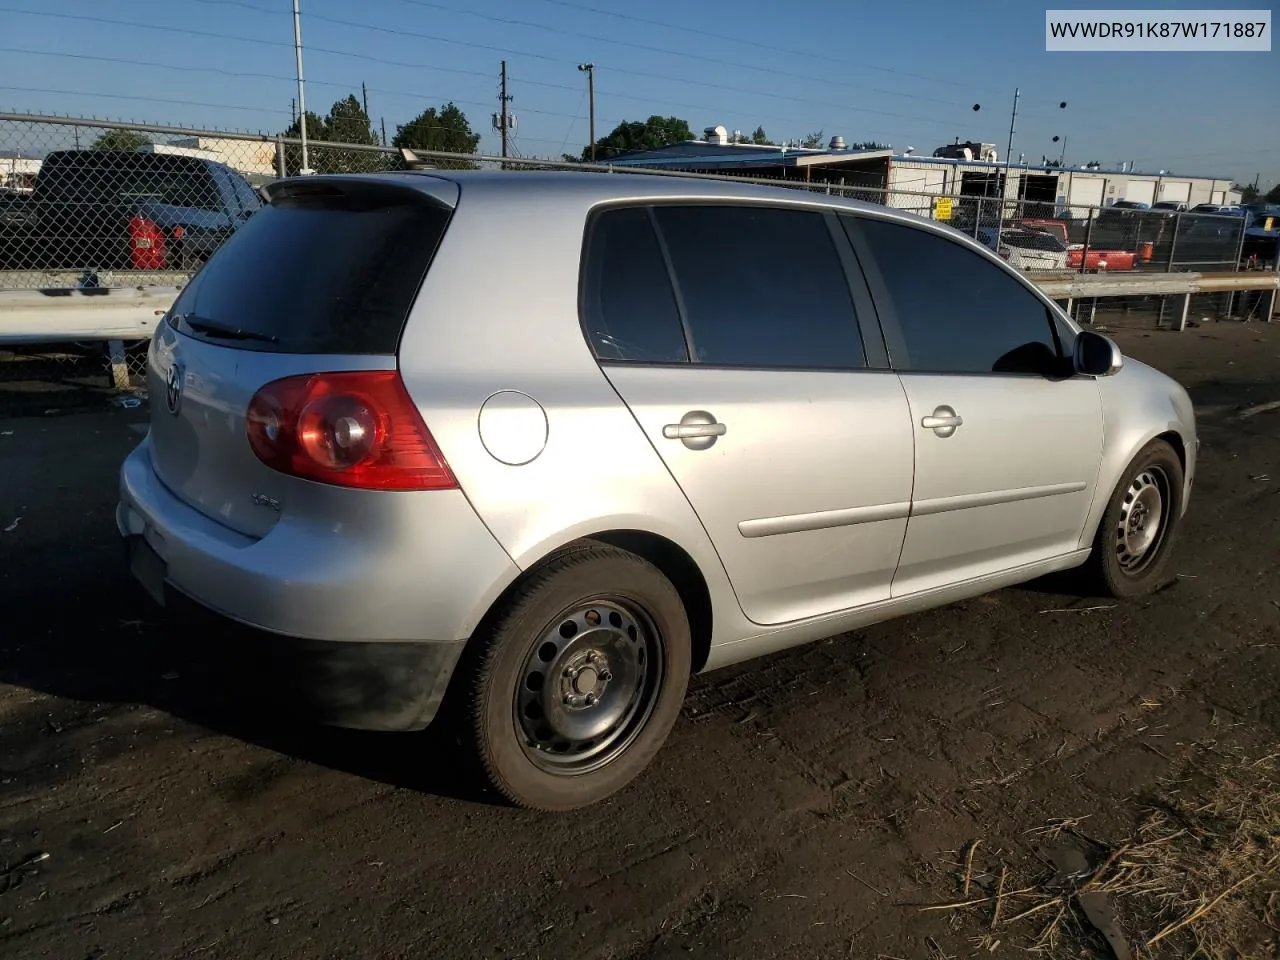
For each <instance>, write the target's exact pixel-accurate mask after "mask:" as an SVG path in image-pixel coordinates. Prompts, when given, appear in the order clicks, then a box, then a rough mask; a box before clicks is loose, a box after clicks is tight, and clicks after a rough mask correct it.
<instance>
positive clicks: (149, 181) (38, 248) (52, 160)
mask: <svg viewBox="0 0 1280 960" xmlns="http://www.w3.org/2000/svg"><path fill="white" fill-rule="evenodd" d="M261 206H262V201H261V198H260V197H259V195H258V193H257V191H256V190H255V189H254V188H253V187H251V186H250V185H249V183H248V182H247V181H246V180H245V179H244V177H242V176H241V175H240V174H238V173H237V172H236V171H234V170H232V169H231V168H230V167H227V166H226V165H225V164H221V163H215V162H213V161H211V160H207V159H203V158H197V157H188V156H180V155H174V154H164V153H150V152H144V151H125V150H60V151H56V152H54V153H51V154H49V155H48V156H47V157H45V159H44V162H43V163H42V164H41V166H40V173H39V174H38V175H37V177H36V185H35V190H34V192H33V194H32V196H31V207H30V210H31V219H30V222H29V223H28V224H27V225H26V233H25V235H24V237H23V239H22V242H21V243H20V244H19V243H16V242H15V243H11V244H10V247H11V248H12V250H11V253H10V259H11V260H12V259H20V260H21V261H22V262H18V263H14V262H10V263H9V264H8V265H9V266H20V267H27V268H34V269H42V270H66V269H75V270H78V269H82V268H89V269H116V270H119V269H143V270H165V269H174V270H189V269H192V268H194V267H196V266H198V265H199V264H200V263H202V262H204V260H206V259H208V257H209V255H210V254H211V253H212V252H213V251H214V250H215V249H217V247H218V245H219V244H221V243H222V242H223V241H224V240H225V239H226V238H227V237H229V236H231V234H232V233H234V232H235V231H236V229H238V228H239V226H240V225H241V224H243V223H244V222H245V221H246V220H247V219H248V218H249V217H250V216H252V215H253V214H254V213H256V212H257V211H258V210H259V209H260V208H261Z"/></svg>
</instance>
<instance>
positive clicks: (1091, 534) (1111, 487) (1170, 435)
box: [1080, 423, 1191, 547]
mask: <svg viewBox="0 0 1280 960" xmlns="http://www.w3.org/2000/svg"><path fill="white" fill-rule="evenodd" d="M1153 440H1163V441H1164V442H1165V443H1167V444H1169V446H1171V447H1173V452H1174V455H1175V456H1176V457H1177V458H1178V465H1179V466H1180V467H1182V474H1183V480H1182V483H1183V486H1182V494H1181V500H1182V511H1183V512H1185V511H1186V506H1187V499H1188V493H1189V489H1188V487H1189V481H1190V479H1191V476H1190V474H1189V473H1188V459H1187V441H1186V438H1184V437H1183V435H1182V429H1181V428H1180V427H1179V425H1178V424H1176V423H1168V424H1166V425H1165V426H1164V427H1163V429H1161V428H1159V427H1155V428H1153V429H1151V430H1148V431H1146V432H1144V433H1141V434H1138V435H1136V437H1135V438H1134V439H1133V440H1131V441H1130V442H1128V443H1126V444H1125V445H1124V447H1123V448H1122V452H1120V451H1117V452H1116V453H1113V454H1111V455H1109V456H1107V457H1106V458H1105V459H1104V462H1103V464H1102V470H1100V471H1099V481H1100V482H1099V484H1098V489H1097V493H1096V494H1095V496H1094V498H1093V505H1092V507H1091V508H1090V511H1089V518H1088V520H1087V522H1086V523H1085V527H1084V530H1083V535H1082V537H1081V540H1080V546H1081V547H1087V546H1091V545H1092V544H1093V542H1094V538H1095V537H1096V536H1097V533H1098V530H1099V528H1100V526H1101V524H1102V518H1103V516H1104V515H1105V513H1106V510H1107V504H1108V503H1109V502H1110V501H1111V495H1112V493H1114V492H1115V489H1116V485H1117V484H1118V483H1120V481H1121V480H1122V479H1123V477H1124V472H1125V470H1127V469H1128V467H1129V464H1130V463H1132V462H1133V459H1134V457H1136V456H1137V455H1138V453H1139V452H1140V451H1141V450H1142V449H1143V448H1144V447H1145V446H1146V445H1147V444H1149V443H1151V441H1153Z"/></svg>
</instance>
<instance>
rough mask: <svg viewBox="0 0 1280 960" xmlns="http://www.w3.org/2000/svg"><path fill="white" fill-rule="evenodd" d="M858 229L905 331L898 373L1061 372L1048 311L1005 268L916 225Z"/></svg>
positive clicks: (863, 221)
mask: <svg viewBox="0 0 1280 960" xmlns="http://www.w3.org/2000/svg"><path fill="white" fill-rule="evenodd" d="M853 226H854V228H855V229H858V230H860V231H861V233H862V236H863V237H864V238H865V239H866V241H867V245H868V246H869V247H870V250H871V253H872V256H874V258H875V263H876V266H877V268H878V269H879V273H880V276H881V278H882V279H883V280H884V284H885V287H886V288H887V290H888V295H889V299H890V301H891V303H892V307H893V312H894V314H895V316H896V318H897V321H898V327H899V328H900V330H901V337H899V338H894V339H897V340H898V342H897V344H896V349H894V346H891V347H890V352H891V353H892V354H893V356H892V360H893V365H894V367H895V368H896V369H898V370H915V371H921V372H925V371H928V372H936V373H1022V374H1048V373H1055V372H1058V370H1059V369H1060V357H1061V351H1060V347H1059V345H1058V342H1057V339H1056V337H1055V336H1054V327H1053V326H1052V325H1051V322H1050V315H1049V311H1048V308H1047V307H1045V305H1044V304H1043V303H1042V302H1041V301H1040V300H1038V299H1037V298H1036V297H1035V296H1034V295H1033V294H1032V293H1031V291H1029V290H1027V289H1026V287H1024V286H1023V285H1022V284H1021V283H1019V282H1018V281H1017V280H1016V279H1015V278H1013V277H1011V276H1009V275H1008V274H1007V273H1006V272H1005V271H1004V270H1002V269H1000V268H999V267H997V266H995V265H994V264H992V263H990V262H988V261H987V260H985V259H984V258H983V257H981V256H979V255H978V254H976V253H974V252H973V251H972V250H968V249H966V248H965V247H963V246H961V245H960V244H958V243H956V242H954V241H952V240H949V239H947V238H946V237H943V236H939V235H938V234H935V233H931V232H928V231H925V230H922V229H919V228H916V227H908V226H904V225H902V224H897V223H889V222H886V221H884V220H876V219H872V218H869V217H867V218H857V219H856V220H855V221H854V223H853Z"/></svg>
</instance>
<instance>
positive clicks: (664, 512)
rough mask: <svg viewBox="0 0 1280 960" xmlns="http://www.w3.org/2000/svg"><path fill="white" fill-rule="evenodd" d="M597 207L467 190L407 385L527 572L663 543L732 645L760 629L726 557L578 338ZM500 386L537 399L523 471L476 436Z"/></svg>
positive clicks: (524, 419) (414, 324) (485, 515)
mask: <svg viewBox="0 0 1280 960" xmlns="http://www.w3.org/2000/svg"><path fill="white" fill-rule="evenodd" d="M589 209H590V203H589V201H588V200H586V199H584V198H582V197H580V196H578V195H575V194H573V193H569V194H567V195H565V194H561V193H560V192H559V191H556V190H555V189H548V190H547V192H546V193H545V194H541V193H534V192H532V191H528V190H519V191H516V190H512V191H511V192H510V193H508V192H507V191H506V190H504V189H502V188H501V187H498V186H493V185H487V186H485V187H483V188H476V189H475V191H474V193H473V192H472V188H470V187H468V186H466V185H465V184H464V186H463V188H462V193H461V198H460V201H459V204H458V207H457V212H456V213H455V214H454V217H453V220H452V222H451V224H450V227H449V230H448V232H447V233H446V235H445V238H444V240H443V242H442V243H441V245H440V248H439V250H438V251H437V254H436V258H435V261H434V263H433V264H432V267H431V270H430V272H429V274H428V276H427V279H426V281H425V282H424V284H423V287H422V290H421V292H420V293H419V297H418V300H417V302H416V304H415V305H414V308H413V311H412V313H411V314H410V317H409V321H408V324H407V326H406V329H405V333H404V336H403V338H402V340H401V345H400V367H401V372H402V375H403V377H404V381H405V384H406V386H407V387H408V389H409V392H410V394H411V395H412V396H413V398H414V400H415V402H416V403H417V404H418V406H419V408H420V409H421V410H422V412H423V416H424V419H425V420H426V422H427V425H428V427H429V428H430V430H431V432H432V435H433V436H434V437H435V439H436V442H437V443H438V444H439V445H440V448H441V451H442V452H443V454H444V456H445V459H446V460H447V461H448V463H449V466H450V467H451V468H452V469H453V471H454V473H455V475H456V476H457V478H458V481H459V483H460V484H461V486H462V489H463V490H464V491H465V493H466V495H467V497H468V498H469V499H470V501H471V503H472V505H473V507H474V508H475V509H476V511H477V513H478V514H479V515H480V517H481V518H482V519H483V521H484V522H485V524H486V525H487V526H488V528H489V530H490V531H491V532H492V533H493V535H494V537H495V538H496V539H497V540H498V542H499V543H501V544H502V546H503V547H504V548H505V549H506V550H507V552H508V554H509V555H510V556H511V558H512V559H513V560H514V561H515V563H516V564H517V565H518V566H519V567H520V568H521V569H523V570H527V569H529V568H530V567H531V566H533V565H534V564H536V563H537V562H538V561H539V560H541V559H543V558H544V557H546V556H547V555H548V554H549V553H551V552H552V551H553V550H555V549H556V548H557V547H560V546H563V545H564V544H566V543H568V542H571V541H573V540H575V539H578V538H580V537H584V536H589V535H591V534H595V533H602V532H605V531H609V530H641V531H645V532H648V533H653V534H657V535H659V536H662V537H665V538H667V539H668V540H671V541H672V542H674V543H676V544H677V545H679V546H680V547H682V548H683V549H684V550H685V552H686V553H688V554H689V555H690V556H691V557H692V559H693V560H694V562H695V563H697V565H698V567H699V569H700V570H701V572H702V575H703V577H704V578H705V579H706V581H707V586H708V588H709V590H710V593H711V600H712V604H713V608H714V611H715V626H714V633H713V637H712V643H713V644H715V643H718V642H723V640H727V639H737V638H739V637H741V636H744V635H746V634H749V633H751V632H754V630H753V628H751V627H750V626H749V625H748V624H747V623H746V620H745V617H743V616H742V613H741V609H740V608H739V607H738V604H737V600H736V598H735V597H734V595H733V592H732V590H731V588H730V587H729V584H728V580H727V578H726V576H725V573H724V568H723V566H722V565H721V563H720V559H719V556H718V555H717V554H716V552H715V550H714V548H713V547H712V545H711V542H710V540H709V538H708V537H707V534H706V531H705V530H704V529H703V527H702V525H701V523H700V522H699V520H698V518H697V516H696V514H695V513H694V512H693V509H692V508H691V507H690V505H689V502H688V500H687V499H686V498H685V496H684V494H683V493H682V491H681V490H680V489H679V487H678V486H677V485H676V483H675V481H674V480H673V479H672V477H671V475H670V474H669V473H668V472H667V470H666V467H665V466H664V465H663V463H662V461H661V460H660V459H659V457H658V456H657V454H656V452H655V451H654V450H653V447H652V445H651V444H650V443H649V441H648V439H647V438H646V437H645V435H644V433H643V432H642V431H641V429H640V427H639V425H638V424H637V423H636V421H635V418H634V417H633V416H632V414H631V412H630V410H629V409H628V408H627V407H626V405H625V404H624V403H623V402H622V400H621V399H620V398H619V397H618V395H617V393H615V392H614V390H613V388H612V387H611V386H610V384H609V382H608V380H607V379H606V378H605V376H604V374H603V373H602V372H601V371H600V368H599V366H598V365H597V364H596V361H595V358H594V357H593V356H592V354H591V352H590V350H589V349H588V347H587V344H586V341H585V339H584V337H583V334H582V330H581V326H580V323H579V319H578V276H579V267H580V261H581V256H582V241H583V232H584V228H585V224H586V219H587V214H588V212H589ZM500 391H514V392H517V393H519V394H524V395H525V396H527V397H529V398H532V400H534V401H536V402H537V404H538V405H540V406H541V409H542V411H543V412H544V415H545V444H544V445H543V446H542V449H541V451H540V452H538V453H536V456H534V457H533V459H531V460H529V461H528V462H524V463H522V464H521V465H511V464H508V463H504V462H501V461H500V460H498V459H496V458H495V457H494V456H493V455H492V454H491V453H490V452H489V450H488V449H487V448H486V445H485V442H483V441H482V438H481V430H480V413H481V409H482V407H484V405H485V402H486V400H488V399H489V398H490V397H491V396H493V395H494V394H495V393H498V392H500ZM521 402H522V403H523V401H521ZM525 407H526V408H529V409H533V410H536V408H533V405H532V403H526V404H525ZM529 409H527V410H526V411H525V412H523V413H521V414H519V416H518V418H516V419H513V420H512V421H511V422H512V423H513V424H517V423H518V424H520V426H518V429H520V430H526V436H525V437H524V439H525V440H528V438H529V435H531V434H536V433H538V431H539V430H540V429H543V428H541V427H540V426H539V425H538V422H537V417H536V413H535V414H530V412H529ZM487 416H488V415H487V414H486V417H487ZM488 423H489V421H488V420H486V431H487V430H488V429H489V427H488ZM486 436H487V437H489V438H490V439H491V440H492V437H491V435H490V434H489V433H486ZM534 446H535V448H536V446H537V444H536V440H535V442H534Z"/></svg>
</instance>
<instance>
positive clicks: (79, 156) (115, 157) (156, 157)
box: [44, 149, 226, 169]
mask: <svg viewBox="0 0 1280 960" xmlns="http://www.w3.org/2000/svg"><path fill="white" fill-rule="evenodd" d="M51 161H52V162H53V163H54V164H76V165H80V166H88V167H112V166H114V167H122V168H130V169H137V168H138V167H142V166H146V165H148V164H155V165H161V166H179V167H181V166H188V167H189V166H190V165H191V164H200V165H201V166H218V167H225V166H226V164H225V163H219V162H218V161H216V160H211V159H209V158H208V157H191V156H187V155H186V154H182V153H152V152H150V151H149V150H95V149H89V150H54V151H52V152H51V153H48V154H46V155H45V158H44V163H46V164H48V163H50V162H51Z"/></svg>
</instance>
